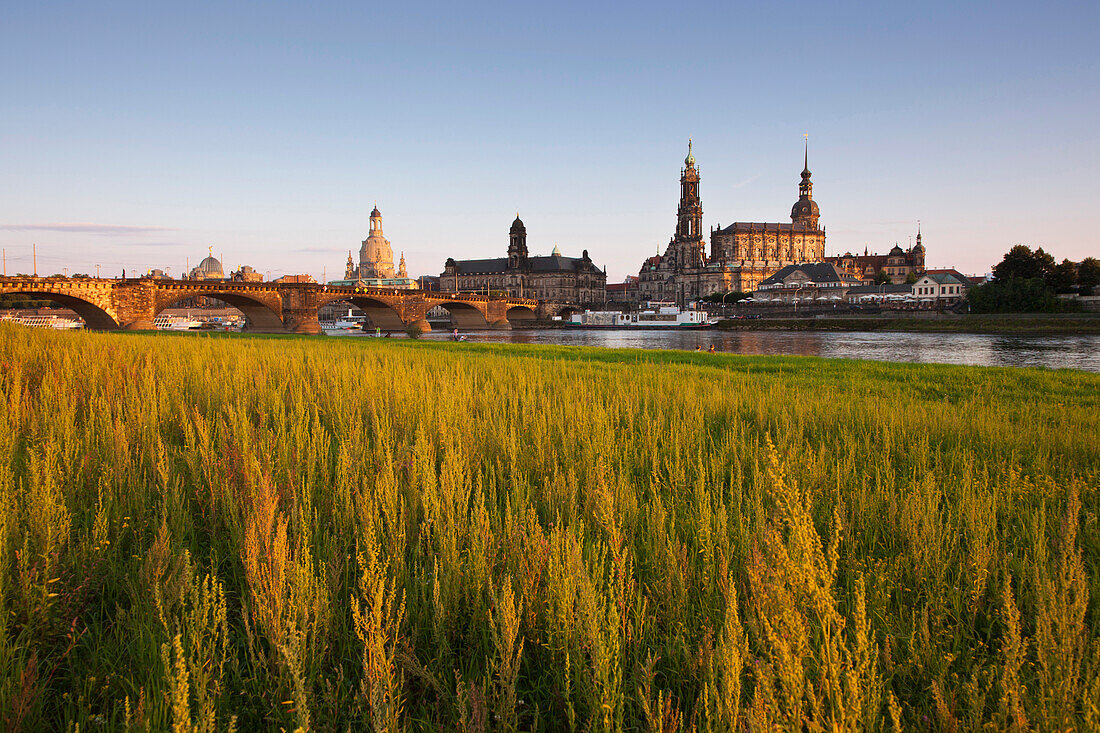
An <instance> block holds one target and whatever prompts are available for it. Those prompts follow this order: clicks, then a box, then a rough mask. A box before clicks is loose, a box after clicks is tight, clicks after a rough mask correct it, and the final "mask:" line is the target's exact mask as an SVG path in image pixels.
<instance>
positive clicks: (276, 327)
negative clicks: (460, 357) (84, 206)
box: [0, 277, 574, 334]
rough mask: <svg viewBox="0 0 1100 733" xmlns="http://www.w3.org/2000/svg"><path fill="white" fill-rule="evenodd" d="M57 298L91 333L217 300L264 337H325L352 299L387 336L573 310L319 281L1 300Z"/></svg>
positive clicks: (140, 325) (167, 285) (98, 285)
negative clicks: (183, 304) (328, 321)
mask: <svg viewBox="0 0 1100 733" xmlns="http://www.w3.org/2000/svg"><path fill="white" fill-rule="evenodd" d="M7 294H17V295H22V296H27V297H33V298H37V299H43V300H52V301H54V302H56V303H59V304H61V305H64V306H66V307H68V308H71V309H72V310H74V311H76V312H77V313H78V314H79V315H80V316H81V317H82V318H83V319H84V322H85V324H86V325H87V327H88V328H93V329H98V330H114V329H120V328H122V329H132V330H140V329H151V328H153V319H154V318H156V316H157V314H158V313H160V312H161V311H162V310H164V309H165V308H168V307H170V306H172V305H173V304H175V303H178V302H180V301H181V300H185V299H188V298H196V297H206V298H215V299H217V300H220V301H222V302H224V303H227V304H229V305H231V306H233V307H235V308H237V309H238V310H240V311H241V312H242V313H244V315H245V316H246V317H247V318H248V329H249V330H250V331H254V332H259V333H312V334H315V333H321V324H320V322H319V321H318V319H317V311H318V309H319V308H320V307H321V306H323V305H325V304H326V303H332V302H335V301H347V302H349V303H351V304H352V305H355V306H356V307H358V308H360V309H361V310H363V311H364V312H366V313H367V315H369V316H370V318H371V321H372V322H373V323H374V325H375V326H377V327H379V328H381V329H382V330H384V331H397V330H405V329H407V328H409V327H411V326H418V327H419V328H420V329H421V330H422V331H430V330H431V326H430V325H428V320H427V317H426V316H427V313H428V311H429V310H431V309H432V308H434V307H436V306H442V307H443V308H445V309H446V310H447V311H449V312H450V314H451V318H452V320H453V321H454V323H455V324H456V325H457V326H458V327H459V328H462V329H478V328H511V324H512V323H515V322H518V321H531V320H535V319H549V318H551V317H552V316H556V315H559V314H561V313H564V312H567V311H570V310H574V309H573V308H570V307H569V306H566V305H563V304H556V303H546V302H540V301H537V300H531V299H528V298H512V297H499V296H486V295H478V294H476V293H439V292H433V291H421V290H391V289H383V288H362V287H342V286H331V285H322V284H320V283H266V282H264V283H243V282H232V281H201V280H168V279H153V278H140V279H126V280H103V279H73V278H44V277H7V278H0V295H7Z"/></svg>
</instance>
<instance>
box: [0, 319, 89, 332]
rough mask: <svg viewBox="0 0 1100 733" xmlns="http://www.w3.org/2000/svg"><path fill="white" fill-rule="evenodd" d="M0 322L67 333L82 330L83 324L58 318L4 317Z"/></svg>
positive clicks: (74, 320)
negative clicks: (71, 330) (53, 329)
mask: <svg viewBox="0 0 1100 733" xmlns="http://www.w3.org/2000/svg"><path fill="white" fill-rule="evenodd" d="M0 320H2V321H5V322H7V323H18V324H20V325H22V326H34V327H35V328H55V329H57V330H59V331H67V330H70V329H75V328H84V323H83V322H82V321H78V320H76V319H75V318H62V317H60V316H12V315H6V316H4V317H3V318H0Z"/></svg>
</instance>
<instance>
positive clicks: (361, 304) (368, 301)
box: [330, 295, 407, 331]
mask: <svg viewBox="0 0 1100 733" xmlns="http://www.w3.org/2000/svg"><path fill="white" fill-rule="evenodd" d="M335 300H339V301H347V302H348V303H351V304H352V305H354V306H355V307H356V308H358V309H359V310H361V311H363V312H364V313H366V314H367V318H370V322H371V323H372V324H373V325H374V327H375V328H380V329H382V330H383V331H404V330H405V329H406V328H407V325H406V323H405V321H404V320H403V319H402V318H401V314H400V313H398V312H397V311H396V310H395V309H394V308H393V306H391V305H390V304H389V303H387V302H386V301H384V300H382V299H380V298H371V297H368V296H365V295H349V296H347V297H344V298H337V299H335ZM330 302H334V301H330Z"/></svg>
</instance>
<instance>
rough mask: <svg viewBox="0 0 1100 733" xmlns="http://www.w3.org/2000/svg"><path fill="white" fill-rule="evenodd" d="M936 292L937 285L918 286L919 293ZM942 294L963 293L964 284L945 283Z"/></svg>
mask: <svg viewBox="0 0 1100 733" xmlns="http://www.w3.org/2000/svg"><path fill="white" fill-rule="evenodd" d="M935 294H936V288H935V286H929V287H919V288H917V295H935ZM940 294H941V295H961V294H962V286H961V285H944V286H943V290H942V292H941V293H940Z"/></svg>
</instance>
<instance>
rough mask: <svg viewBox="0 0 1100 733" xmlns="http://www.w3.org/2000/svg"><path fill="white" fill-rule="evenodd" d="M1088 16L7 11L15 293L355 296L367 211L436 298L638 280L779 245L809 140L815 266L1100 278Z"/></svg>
mask: <svg viewBox="0 0 1100 733" xmlns="http://www.w3.org/2000/svg"><path fill="white" fill-rule="evenodd" d="M1098 32H1100V8H1098V7H1097V6H1096V4H1094V3H1053V4H1047V5H1042V6H1039V5H1033V4H1025V3H1017V2H1008V3H999V4H997V5H975V4H959V3H953V4H949V3H928V4H923V5H920V6H909V7H893V6H892V4H891V6H890V7H885V6H883V7H879V6H865V5H862V4H857V3H837V4H828V5H826V4H820V3H816V4H811V3H805V4H802V3H794V4H784V5H775V6H772V5H769V6H761V7H750V8H742V7H730V6H728V5H726V4H694V5H686V6H682V7H678V8H677V9H676V10H672V9H671V8H670V7H669V6H667V4H660V3H652V2H643V3H639V4H636V5H634V6H631V7H630V9H629V10H628V11H627V10H623V9H622V8H620V7H617V6H606V7H605V6H593V5H590V4H586V3H573V2H566V3H561V4H556V5H554V6H552V7H551V6H546V7H543V6H534V7H517V6H514V5H511V4H505V3H476V4H470V5H450V4H442V3H438V4H437V3H426V4H423V5H417V6H404V7H387V8H386V9H385V10H384V11H383V10H375V9H372V8H368V7H363V6H359V5H356V4H351V3H322V4H319V5H315V6H311V7H309V8H305V7H302V8H298V7H294V6H269V5H267V4H261V3H235V4H233V5H232V6H225V5H223V4H214V3H201V2H200V3H195V4H189V5H186V6H184V5H179V6H169V7H158V6H154V5H149V4H140V3H117V2H108V3H105V4H96V5H94V6H85V5H82V4H76V3H73V4H48V5H43V4H39V5H33V4H25V5H16V6H11V7H9V8H7V9H6V10H5V22H4V24H3V25H2V26H0V62H2V63H3V64H4V67H5V68H6V69H9V70H10V71H9V73H8V74H6V75H5V76H4V79H3V81H0V155H2V157H3V160H4V162H5V165H4V166H2V167H0V246H2V247H3V248H4V249H5V250H6V260H7V270H8V273H9V274H14V273H15V272H30V271H31V268H32V266H33V265H32V262H31V246H32V244H37V249H38V271H39V274H51V273H53V272H61V271H62V270H63V269H64V268H68V269H69V271H70V273H72V272H89V273H91V274H95V266H96V265H97V264H98V265H100V270H101V273H102V274H103V275H105V276H108V275H116V274H118V273H119V272H121V270H122V269H126V270H127V271H128V272H140V271H143V270H147V269H149V268H168V269H169V271H170V272H171V274H172V275H174V276H178V275H180V274H183V272H184V268H185V266H186V265H187V264H188V260H189V261H190V262H189V264H190V265H191V266H192V267H193V266H195V265H196V264H197V263H198V261H199V260H201V259H202V258H203V257H205V256H206V253H207V249H208V247H212V248H213V252H214V254H215V256H218V257H219V258H221V257H223V256H224V260H225V261H224V263H223V264H224V265H225V267H226V270H227V271H228V270H230V269H236V268H237V267H239V266H240V265H242V264H247V265H251V266H253V267H255V268H256V269H257V270H258V271H260V272H262V273H267V272H269V271H270V273H271V276H272V277H277V276H279V275H282V274H286V273H309V274H312V275H314V276H315V277H318V278H320V277H321V276H322V275H323V274H327V276H328V278H329V279H335V278H338V277H340V276H341V275H342V274H343V272H344V263H345V261H346V258H347V253H348V251H349V250H350V251H353V252H357V251H358V249H359V246H360V242H361V241H362V240H364V239H365V238H366V237H367V234H368V233H369V212H370V210H371V208H372V207H373V206H374V205H375V204H376V203H377V205H378V208H379V209H380V210H381V212H382V214H383V216H384V217H385V226H386V236H387V238H388V239H389V240H390V242H391V243H392V247H393V253H394V258H395V259H396V258H397V257H399V256H400V254H401V253H402V252H403V253H404V254H405V257H406V260H407V263H408V270H409V274H410V275H411V276H414V277H415V276H419V275H439V274H440V273H441V272H442V271H443V265H444V261H445V260H446V258H447V257H448V256H453V257H461V258H481V257H499V256H501V253H502V252H504V251H505V250H506V249H507V246H508V228H509V225H510V223H511V222H512V219H513V218H514V217H515V214H516V211H517V210H518V211H519V213H520V215H521V216H522V217H523V221H524V223H525V224H526V227H527V231H528V237H529V239H528V246H529V248H530V251H531V253H532V254H533V255H535V254H548V253H549V252H550V251H551V250H552V249H553V247H554V246H555V245H557V246H558V247H560V249H561V251H562V252H563V253H564V254H566V255H569V256H579V254H580V253H581V251H582V250H588V252H589V253H590V255H591V257H592V259H593V261H594V262H595V263H596V264H597V265H599V266H601V267H602V266H606V267H607V272H608V282H619V281H622V279H623V278H624V277H625V276H627V275H636V274H637V272H638V268H639V267H640V265H641V263H642V260H643V259H644V258H645V257H647V256H649V255H652V254H655V253H657V252H658V251H663V250H664V247H665V246H666V245H667V243H668V240H669V238H670V237H671V236H672V234H673V231H674V229H675V226H676V204H677V199H678V189H679V172H680V166H681V164H682V161H683V158H684V155H685V152H686V148H687V140H688V138H689V137H691V138H693V140H694V154H695V157H696V158H697V159H698V162H699V168H700V174H701V180H700V194H701V199H702V206H703V212H704V214H703V225H704V232H705V233H706V238H707V242H708V250H709V230H710V229H711V228H712V227H717V226H718V225H719V224H721V225H723V226H725V225H728V224H730V223H732V222H734V221H784V220H789V212H790V209H791V205H792V204H793V203H794V201H795V200H796V199H797V197H798V181H799V172H800V171H801V169H802V155H803V147H802V145H803V134H805V133H808V134H809V136H810V138H809V139H810V153H809V167H810V169H811V170H812V171H813V180H814V184H815V187H814V198H815V200H817V201H818V203H819V204H820V207H821V224H822V225H823V226H824V227H825V228H826V231H827V238H826V245H825V249H826V254H827V255H838V254H843V253H844V252H845V251H852V252H857V251H858V252H862V251H863V249H864V247H869V248H870V249H871V250H872V251H877V252H880V253H884V252H886V251H887V250H889V249H890V248H891V247H892V246H893V245H894V244H895V243H897V244H900V245H901V246H902V247H908V246H909V245H910V244H911V238H912V237H914V236H915V234H916V231H917V221H918V220H920V222H921V229H922V231H923V235H924V244H925V246H926V248H927V251H928V265H929V266H930V267H956V268H958V269H960V270H962V271H964V272H971V273H984V272H987V271H989V269H990V268H991V267H992V265H993V264H995V263H996V262H997V261H999V260H1000V258H1001V256H1002V255H1003V254H1004V252H1005V251H1007V250H1008V249H1009V248H1010V247H1011V246H1013V245H1015V244H1018V243H1023V244H1027V245H1029V246H1033V247H1035V246H1041V247H1043V248H1044V249H1046V250H1047V251H1049V252H1051V253H1052V254H1053V255H1054V256H1055V257H1056V258H1057V259H1058V260H1059V261H1060V260H1062V259H1063V258H1069V259H1073V260H1080V259H1082V258H1083V257H1087V256H1096V255H1097V254H1100V244H1098V242H1097V238H1096V235H1095V234H1094V224H1093V212H1094V211H1095V210H1096V203H1095V201H1094V192H1093V188H1094V183H1095V181H1096V180H1098V179H1100V141H1098V140H1097V136H1096V134H1095V132H1094V131H1093V130H1092V129H1091V127H1092V123H1093V121H1094V120H1095V119H1097V117H1098V114H1097V113H1098V112H1100V85H1098V84H1097V83H1096V79H1097V78H1098V75H1097V72H1098V71H1100V68H1098V67H1100V59H1098V55H1097V54H1096V52H1095V41H1094V39H1095V37H1096V36H1097V34H1098Z"/></svg>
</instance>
